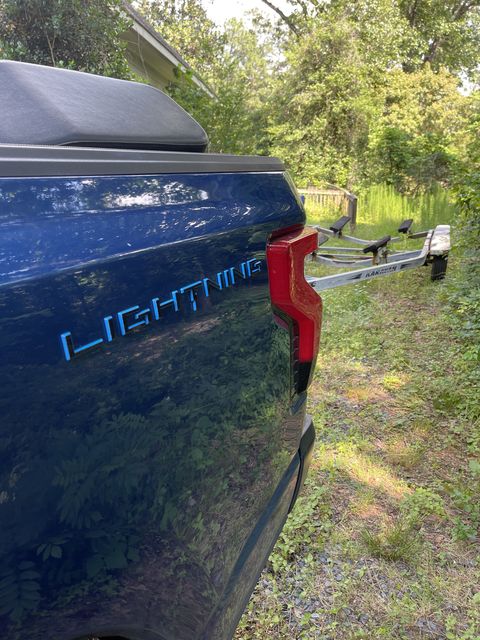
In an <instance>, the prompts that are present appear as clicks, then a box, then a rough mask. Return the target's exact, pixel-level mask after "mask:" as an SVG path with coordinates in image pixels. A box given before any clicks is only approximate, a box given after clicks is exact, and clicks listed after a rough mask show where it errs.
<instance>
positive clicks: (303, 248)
mask: <svg viewBox="0 0 480 640" xmlns="http://www.w3.org/2000/svg"><path fill="white" fill-rule="evenodd" d="M317 242H318V233H317V231H315V229H311V228H308V227H306V228H304V229H301V230H299V231H293V232H290V233H287V234H286V235H283V236H279V237H275V238H273V239H272V240H271V241H270V242H269V244H268V245H267V265H268V277H269V283H270V297H271V301H272V306H273V309H274V313H277V314H278V315H279V316H280V318H281V319H284V320H285V319H286V320H287V321H289V322H288V323H289V325H290V327H291V329H292V336H293V342H292V344H293V358H294V373H295V388H296V391H297V393H301V392H302V391H305V389H306V388H307V387H308V385H309V383H310V378H311V375H312V372H313V369H314V367H315V361H316V359H317V353H318V344H319V340H320V328H321V318H322V300H321V298H320V296H319V295H318V294H317V293H316V292H315V291H314V290H313V289H312V287H311V286H310V285H309V284H308V283H307V281H306V280H305V274H304V269H305V256H307V255H308V254H309V253H312V251H315V250H316V249H317Z"/></svg>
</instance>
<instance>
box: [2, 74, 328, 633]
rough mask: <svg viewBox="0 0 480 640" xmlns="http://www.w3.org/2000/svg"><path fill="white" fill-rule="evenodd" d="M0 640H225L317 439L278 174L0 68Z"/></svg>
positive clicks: (298, 212) (148, 115)
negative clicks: (308, 408) (308, 401)
mask: <svg viewBox="0 0 480 640" xmlns="http://www.w3.org/2000/svg"><path fill="white" fill-rule="evenodd" d="M0 113H1V119H0V217H1V226H0V279H1V280H0V283H1V288H0V306H1V314H0V344H1V360H0V404H1V415H2V420H1V426H0V522H1V526H0V636H1V638H2V640H80V639H81V640H86V639H91V638H100V639H106V638H109V639H112V638H115V639H121V640H226V639H229V638H231V637H232V635H233V633H234V631H235V627H236V625H237V622H238V619H239V617H240V616H241V614H242V612H243V609H244V607H245V605H246V603H247V601H248V598H249V596H250V594H251V592H252V590H253V588H254V585H255V583H256V581H257V579H258V576H259V574H260V571H261V570H262V568H263V566H264V565H265V562H266V560H267V558H268V555H269V553H270V551H271V549H272V547H273V545H274V543H275V541H276V539H277V537H278V535H279V533H280V531H281V529H282V526H283V524H284V522H285V519H286V517H287V514H288V512H289V511H290V509H292V506H293V504H294V502H295V499H296V496H297V494H298V492H299V490H300V488H301V485H302V483H303V480H304V477H305V474H306V472H307V469H308V463H309V458H310V455H311V451H312V446H313V441H314V429H313V425H312V422H311V419H310V417H309V416H308V415H307V414H306V411H305V404H306V392H307V388H308V385H309V382H310V379H311V375H312V370H313V368H314V365H315V359H316V354H317V349H318V339H319V332H320V315H321V314H320V312H321V309H320V304H321V302H320V298H319V297H318V295H317V294H316V293H315V291H313V289H312V288H311V287H310V286H309V285H308V284H307V283H306V281H305V278H304V271H303V269H304V258H305V255H307V254H308V253H311V252H312V251H313V250H314V249H315V248H316V243H317V234H316V232H315V231H313V230H311V229H308V228H306V227H305V226H304V225H305V214H304V210H303V207H302V204H301V202H300V201H299V198H298V196H297V194H296V192H295V189H294V187H293V186H292V183H291V181H290V179H289V177H288V175H287V174H286V173H285V170H284V167H283V165H282V163H281V162H280V161H279V160H277V159H272V158H261V157H236V156H228V155H215V154H210V153H208V152H207V151H206V149H207V138H206V135H205V133H204V131H203V129H202V128H201V127H200V126H199V125H198V124H197V123H196V122H195V121H194V120H193V119H192V118H191V117H190V116H189V115H188V114H186V113H185V112H184V111H183V110H182V109H181V108H180V107H179V106H178V105H177V104H175V103H174V102H173V101H172V100H170V98H168V97H167V96H166V95H164V94H163V93H161V92H160V91H157V90H156V89H153V88H152V87H149V86H147V85H142V84H138V83H133V82H125V81H120V80H114V79H111V78H101V77H98V76H93V75H89V74H84V73H78V72H74V71H67V70H60V69H52V68H47V67H41V66H37V65H29V64H23V63H16V62H10V61H4V62H0Z"/></svg>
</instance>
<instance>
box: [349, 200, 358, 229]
mask: <svg viewBox="0 0 480 640" xmlns="http://www.w3.org/2000/svg"><path fill="white" fill-rule="evenodd" d="M357 205H358V198H357V196H356V195H355V194H354V193H350V194H349V196H348V217H349V218H350V231H355V227H356V226H357Z"/></svg>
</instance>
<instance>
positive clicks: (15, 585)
mask: <svg viewBox="0 0 480 640" xmlns="http://www.w3.org/2000/svg"><path fill="white" fill-rule="evenodd" d="M39 578H40V574H39V573H38V571H36V568H35V564H34V563H33V562H30V561H24V562H20V564H19V565H18V566H16V567H15V568H12V569H9V570H7V571H5V572H4V573H2V574H1V575H0V616H4V615H8V616H10V618H11V619H12V620H13V621H14V622H19V621H20V620H21V619H22V618H23V616H24V615H25V613H27V612H28V611H30V610H33V609H35V608H36V606H37V605H38V603H39V601H40V583H39Z"/></svg>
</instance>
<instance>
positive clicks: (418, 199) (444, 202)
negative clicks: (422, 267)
mask: <svg viewBox="0 0 480 640" xmlns="http://www.w3.org/2000/svg"><path fill="white" fill-rule="evenodd" d="M306 209H307V217H308V221H309V223H311V224H326V223H329V222H333V221H334V220H335V219H336V218H337V217H340V215H343V212H339V211H338V210H335V209H333V208H331V207H324V208H322V207H318V206H317V207H315V206H312V205H310V204H309V202H308V200H307V202H306ZM453 210H454V207H453V204H452V202H451V201H450V197H449V193H448V191H446V190H445V189H442V188H441V187H438V188H437V189H435V190H434V191H433V192H431V193H424V194H419V195H417V196H405V195H401V194H399V193H398V192H397V191H395V189H394V188H393V187H392V186H390V185H386V184H379V185H373V186H371V187H369V188H368V189H367V190H366V191H365V192H363V193H362V194H361V195H360V196H359V199H358V213H357V233H358V235H361V234H362V233H363V234H364V235H365V236H367V234H368V232H371V231H373V230H374V232H375V235H378V234H379V233H390V234H391V235H394V234H395V232H396V230H397V227H398V225H399V224H400V222H402V220H405V219H406V218H413V220H414V229H415V230H417V231H419V230H423V229H428V228H431V227H433V226H435V225H437V224H445V223H448V222H449V221H450V220H451V219H452V217H453ZM367 237H368V236H367Z"/></svg>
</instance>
